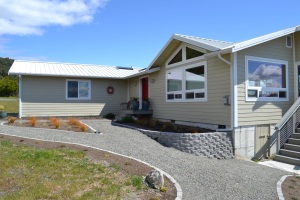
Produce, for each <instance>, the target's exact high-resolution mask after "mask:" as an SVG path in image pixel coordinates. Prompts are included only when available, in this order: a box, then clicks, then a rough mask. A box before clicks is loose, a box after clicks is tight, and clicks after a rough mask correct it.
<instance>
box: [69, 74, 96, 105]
mask: <svg viewBox="0 0 300 200" xmlns="http://www.w3.org/2000/svg"><path fill="white" fill-rule="evenodd" d="M68 81H77V82H88V83H89V96H88V97H79V94H78V97H77V98H70V97H68ZM78 92H79V88H78ZM91 93H92V84H91V80H85V79H66V100H91V96H92V95H91Z"/></svg>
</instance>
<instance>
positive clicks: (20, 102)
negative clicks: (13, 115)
mask: <svg viewBox="0 0 300 200" xmlns="http://www.w3.org/2000/svg"><path fill="white" fill-rule="evenodd" d="M19 118H22V76H21V75H19Z"/></svg>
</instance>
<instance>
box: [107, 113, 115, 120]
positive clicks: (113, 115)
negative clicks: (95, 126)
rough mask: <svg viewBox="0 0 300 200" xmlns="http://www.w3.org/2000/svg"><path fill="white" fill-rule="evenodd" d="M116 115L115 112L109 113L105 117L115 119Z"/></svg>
mask: <svg viewBox="0 0 300 200" xmlns="http://www.w3.org/2000/svg"><path fill="white" fill-rule="evenodd" d="M115 117H116V115H115V114H113V113H107V114H106V115H105V116H104V118H106V119H115Z"/></svg>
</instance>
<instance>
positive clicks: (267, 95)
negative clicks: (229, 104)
mask: <svg viewBox="0 0 300 200" xmlns="http://www.w3.org/2000/svg"><path fill="white" fill-rule="evenodd" d="M246 66H247V67H246V80H247V81H246V87H247V90H246V100H248V101H256V100H262V101H270V100H273V101H277V100H278V101H280V100H288V89H287V88H288V87H287V84H288V83H287V66H288V62H286V61H281V60H271V59H264V58H257V57H250V56H246Z"/></svg>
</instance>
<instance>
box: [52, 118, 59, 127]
mask: <svg viewBox="0 0 300 200" xmlns="http://www.w3.org/2000/svg"><path fill="white" fill-rule="evenodd" d="M49 121H50V123H51V124H52V125H53V126H54V127H55V128H59V127H60V121H59V119H57V118H55V117H51V118H49Z"/></svg>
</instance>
